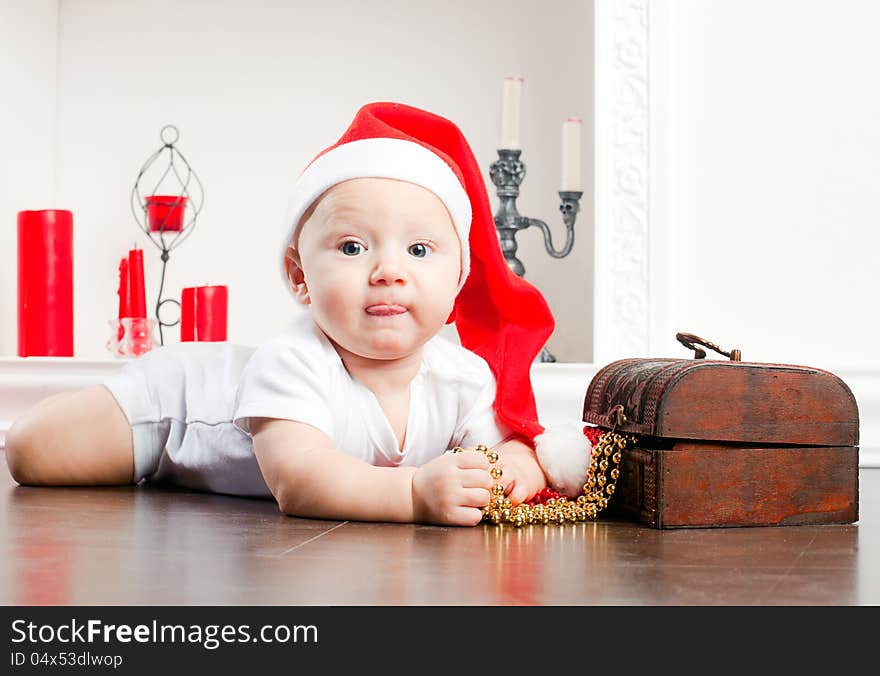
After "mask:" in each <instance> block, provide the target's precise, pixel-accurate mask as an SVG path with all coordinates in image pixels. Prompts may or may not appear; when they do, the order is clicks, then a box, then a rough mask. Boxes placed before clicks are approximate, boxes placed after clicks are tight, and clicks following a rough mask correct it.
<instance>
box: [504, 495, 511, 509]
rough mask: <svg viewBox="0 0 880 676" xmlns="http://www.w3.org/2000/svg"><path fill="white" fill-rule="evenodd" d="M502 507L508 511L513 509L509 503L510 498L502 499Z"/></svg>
mask: <svg viewBox="0 0 880 676" xmlns="http://www.w3.org/2000/svg"><path fill="white" fill-rule="evenodd" d="M504 507H505V508H506V509H510V508H511V507H513V503H512V502H511V501H510V498H504Z"/></svg>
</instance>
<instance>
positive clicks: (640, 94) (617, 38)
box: [593, 0, 650, 364]
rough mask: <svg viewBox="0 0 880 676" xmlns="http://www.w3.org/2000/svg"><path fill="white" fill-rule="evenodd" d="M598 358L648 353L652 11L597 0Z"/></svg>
mask: <svg viewBox="0 0 880 676" xmlns="http://www.w3.org/2000/svg"><path fill="white" fill-rule="evenodd" d="M595 12H596V13H595V45H596V55H595V79H596V96H595V101H596V112H595V118H594V119H595V148H596V158H595V162H596V166H595V180H596V195H595V209H596V214H595V224H596V225H595V230H596V248H595V252H596V260H595V268H594V269H595V293H596V297H595V301H594V302H595V316H594V328H593V336H594V338H593V344H594V352H593V362H594V363H596V364H604V363H607V362H609V361H613V360H614V359H618V358H621V357H623V356H627V357H638V356H648V346H649V315H648V310H649V303H648V300H649V296H648V286H649V284H648V257H649V251H648V227H649V220H650V219H649V188H650V186H649V180H648V179H649V165H648V161H649V142H650V137H649V133H648V132H649V122H650V119H649V111H650V105H649V98H648V95H649V88H648V84H649V83H648V73H649V68H648V67H649V63H648V59H649V41H648V36H649V33H648V31H649V14H648V6H647V2H646V0H595Z"/></svg>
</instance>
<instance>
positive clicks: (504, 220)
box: [489, 148, 584, 362]
mask: <svg viewBox="0 0 880 676" xmlns="http://www.w3.org/2000/svg"><path fill="white" fill-rule="evenodd" d="M521 153H522V150H512V149H508V148H502V149H500V150H498V160H497V161H495V162H493V163H492V165H491V166H490V168H489V175H490V177H491V178H492V183H494V184H495V187H496V188H497V193H498V199H499V204H498V210H497V211H496V212H495V229H496V230H497V231H498V241H499V243H500V245H501V252H502V253H503V254H504V260H505V261H507V266H508V267H509V268H510V269H511V270H513V272H515V273H516V274H517V275H519V276H520V277H523V276H525V272H526V269H525V266H524V265H523V264H522V261H521V260H519V258H517V257H516V250H517V248H518V246H519V245H518V244H517V241H516V233H518V232H519V231H520V230H525V229H526V228H528V227H529V226H531V225H534V226H536V227H538V228H540V229H541V232H543V233H544V248H545V249H546V250H547V253H549V254H550V255H551V256H553V258H564V257H565V256H567V255H568V254H569V253H571V248H572V246H574V222H575V219H576V218H577V213H578V211H580V199H581V196H582V195H583V194H584V193H583V192H582V191H579V190H578V191H575V190H560V191H559V199H560V200H561V202H560V204H559V211H561V212H562V221H563V223H564V224H565V246H563V247H562V249H560V250H559V251H557V250H556V248H555V247H554V246H553V235H552V233H551V232H550V228H549V226H548V225H547V224H546V223H545V222H544V221H542V220H540V219H537V218H528V217H527V216H521V215H520V213H519V211H517V209H516V198H517V197H519V186H520V184H521V183H522V182H523V179H524V178H525V176H526V165H525V164H524V163H523V162H522V160H520V157H519V156H520V154H521ZM538 360H539V361H541V362H555V361H556V358H555V357H554V356H553V355H552V354H550V351H549V350H548V349H547V348H546V347H544V348H542V349H541V354H540V355H539V356H538Z"/></svg>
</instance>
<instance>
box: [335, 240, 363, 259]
mask: <svg viewBox="0 0 880 676" xmlns="http://www.w3.org/2000/svg"><path fill="white" fill-rule="evenodd" d="M339 250H340V251H341V252H342V253H344V254H345V255H346V256H357V255H358V254H359V253H362V252H363V250H364V246H363V244H360V243H358V242H352V241H348V242H343V243H342V244H340V245H339Z"/></svg>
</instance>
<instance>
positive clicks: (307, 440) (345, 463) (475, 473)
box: [250, 418, 492, 525]
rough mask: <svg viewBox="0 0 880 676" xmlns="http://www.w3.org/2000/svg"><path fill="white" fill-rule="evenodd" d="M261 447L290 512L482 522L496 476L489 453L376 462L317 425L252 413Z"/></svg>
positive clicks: (263, 464) (269, 476)
mask: <svg viewBox="0 0 880 676" xmlns="http://www.w3.org/2000/svg"><path fill="white" fill-rule="evenodd" d="M250 426H251V430H252V432H253V439H254V453H255V454H256V457H257V462H258V463H259V466H260V470H261V471H262V473H263V477H264V478H265V480H266V484H267V485H268V487H269V490H270V491H271V492H272V495H273V496H275V499H276V500H277V502H278V506H279V508H280V509H281V511H283V512H284V513H285V514H290V515H293V516H303V517H315V518H322V519H351V520H355V521H396V522H426V523H442V524H449V525H475V524H477V523H479V521H480V518H481V516H482V514H481V511H480V508H481V507H483V506H485V505H486V504H487V503H488V501H489V488H490V487H491V485H492V479H491V476H490V475H489V472H488V468H489V465H488V460H486V458H485V456H483V454H481V453H462V454H455V455H444V456H440V457H438V458H435V459H434V460H432V461H431V462H429V463H427V464H425V465H423V466H422V467H419V468H415V467H375V466H373V465H370V464H368V463H366V462H363V461H361V460H358V459H357V458H354V457H352V456H350V455H347V454H346V453H343V452H341V451H339V450H338V449H337V448H335V447H334V445H333V442H332V440H331V439H330V438H329V437H328V436H327V435H326V434H325V433H324V432H322V431H320V430H318V429H317V428H315V427H312V426H311V425H307V424H304V423H299V422H294V421H290V420H277V419H271V418H252V419H251V421H250Z"/></svg>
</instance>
